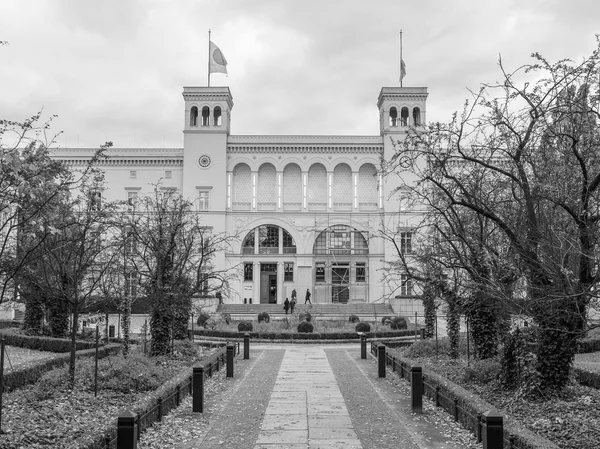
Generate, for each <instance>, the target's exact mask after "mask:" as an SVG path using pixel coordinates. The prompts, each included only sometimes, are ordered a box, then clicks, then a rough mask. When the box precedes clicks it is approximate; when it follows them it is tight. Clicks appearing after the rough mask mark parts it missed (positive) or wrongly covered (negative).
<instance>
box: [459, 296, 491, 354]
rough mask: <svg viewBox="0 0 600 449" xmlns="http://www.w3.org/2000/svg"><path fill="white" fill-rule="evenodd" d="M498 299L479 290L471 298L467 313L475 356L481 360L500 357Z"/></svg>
mask: <svg viewBox="0 0 600 449" xmlns="http://www.w3.org/2000/svg"><path fill="white" fill-rule="evenodd" d="M497 302H498V301H497V300H496V298H494V297H492V296H490V295H489V294H488V293H487V292H485V291H482V290H481V289H478V290H477V291H476V292H475V293H474V294H473V296H472V297H471V304H470V305H469V307H467V308H466V310H465V312H466V315H467V319H468V320H469V328H470V331H471V336H472V337H473V346H474V349H475V355H476V357H477V358H479V359H489V358H493V357H496V355H498V331H499V326H498V318H499V314H498V309H499V308H498V307H497Z"/></svg>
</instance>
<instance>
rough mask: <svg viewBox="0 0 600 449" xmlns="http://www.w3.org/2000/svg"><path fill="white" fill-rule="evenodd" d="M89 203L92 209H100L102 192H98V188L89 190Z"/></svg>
mask: <svg viewBox="0 0 600 449" xmlns="http://www.w3.org/2000/svg"><path fill="white" fill-rule="evenodd" d="M90 203H91V209H92V210H100V209H102V192H99V191H98V190H94V191H93V192H90Z"/></svg>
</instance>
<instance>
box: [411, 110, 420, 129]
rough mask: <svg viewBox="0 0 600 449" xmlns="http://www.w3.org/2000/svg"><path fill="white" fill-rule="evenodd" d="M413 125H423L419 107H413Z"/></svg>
mask: <svg viewBox="0 0 600 449" xmlns="http://www.w3.org/2000/svg"><path fill="white" fill-rule="evenodd" d="M413 125H414V126H421V110H420V109H419V108H416V107H415V108H413Z"/></svg>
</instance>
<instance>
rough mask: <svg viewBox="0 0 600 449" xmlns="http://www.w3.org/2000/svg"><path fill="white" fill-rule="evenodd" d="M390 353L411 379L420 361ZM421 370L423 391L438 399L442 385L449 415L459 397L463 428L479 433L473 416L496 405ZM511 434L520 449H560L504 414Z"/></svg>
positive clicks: (506, 431)
mask: <svg viewBox="0 0 600 449" xmlns="http://www.w3.org/2000/svg"><path fill="white" fill-rule="evenodd" d="M389 352H390V354H393V357H394V359H395V366H396V370H397V373H396V374H398V375H400V373H401V372H402V374H403V376H402V377H403V378H404V379H405V380H407V381H408V382H410V368H411V366H412V365H420V363H418V362H416V361H414V360H411V359H408V358H404V357H402V356H401V355H400V354H399V353H398V352H396V351H394V350H393V349H392V350H390V351H389ZM401 367H402V368H401ZM422 369H423V387H424V391H423V394H424V395H426V396H428V397H429V398H431V399H432V400H434V401H435V395H436V389H438V388H439V395H440V396H439V397H440V406H441V407H443V408H444V409H445V410H446V411H447V412H448V413H450V414H454V400H455V399H456V401H457V404H458V407H459V409H462V411H459V413H458V421H459V422H460V423H461V425H462V426H463V427H464V428H466V429H468V430H470V431H471V432H473V433H474V434H475V435H477V429H478V423H477V420H476V419H473V417H476V416H477V414H478V413H485V412H486V411H488V410H497V408H496V407H494V406H493V405H491V404H490V403H488V402H486V401H484V400H483V399H481V398H480V397H479V396H477V395H475V394H473V393H472V392H470V391H468V390H466V389H464V388H463V387H461V386H460V385H457V384H455V383H454V382H452V381H450V380H448V379H446V378H445V377H442V376H440V375H439V374H437V373H435V372H433V371H431V370H430V369H428V368H425V367H423V368H422ZM511 435H512V436H514V443H515V447H518V448H520V449H558V446H557V445H556V444H554V443H552V442H551V441H549V440H548V439H546V438H544V437H542V436H540V435H538V434H536V433H535V432H533V431H531V430H530V429H528V428H527V427H525V426H523V425H522V424H520V423H518V422H516V421H514V420H512V419H510V418H506V417H505V418H504V437H505V439H508V438H509V436H511Z"/></svg>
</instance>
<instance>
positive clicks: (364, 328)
mask: <svg viewBox="0 0 600 449" xmlns="http://www.w3.org/2000/svg"><path fill="white" fill-rule="evenodd" d="M354 330H355V331H356V332H371V325H370V324H369V323H358V324H357V325H356V327H355V328H354Z"/></svg>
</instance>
